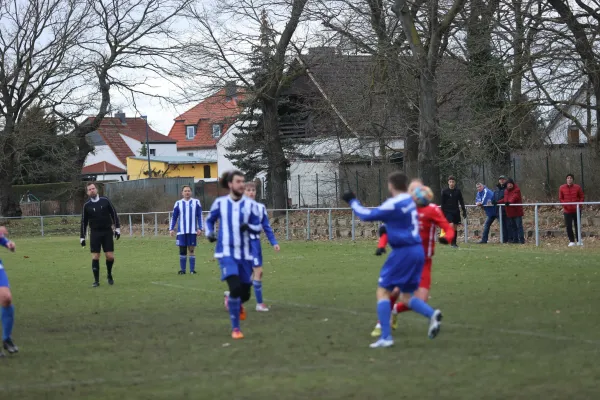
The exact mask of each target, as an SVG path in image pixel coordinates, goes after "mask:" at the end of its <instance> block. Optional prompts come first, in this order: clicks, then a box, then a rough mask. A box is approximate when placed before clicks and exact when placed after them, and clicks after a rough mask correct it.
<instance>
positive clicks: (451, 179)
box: [448, 175, 456, 182]
mask: <svg viewBox="0 0 600 400" xmlns="http://www.w3.org/2000/svg"><path fill="white" fill-rule="evenodd" d="M448 180H449V181H454V182H456V178H455V177H454V175H450V176H449V177H448Z"/></svg>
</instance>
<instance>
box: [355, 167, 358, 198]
mask: <svg viewBox="0 0 600 400" xmlns="http://www.w3.org/2000/svg"><path fill="white" fill-rule="evenodd" d="M354 172H356V174H355V176H356V195H357V196H358V195H359V194H358V170H356V171H354Z"/></svg>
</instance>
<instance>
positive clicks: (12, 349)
mask: <svg viewBox="0 0 600 400" xmlns="http://www.w3.org/2000/svg"><path fill="white" fill-rule="evenodd" d="M2 347H3V348H4V350H6V351H8V353H9V354H13V353H18V352H19V348H18V347H17V346H15V344H14V343H13V341H12V339H10V338H8V339H6V340H4V341H3V342H2Z"/></svg>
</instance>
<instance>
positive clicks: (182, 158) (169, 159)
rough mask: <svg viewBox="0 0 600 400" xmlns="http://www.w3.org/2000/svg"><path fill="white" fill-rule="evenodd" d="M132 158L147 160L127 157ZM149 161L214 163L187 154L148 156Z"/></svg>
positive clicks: (139, 158)
mask: <svg viewBox="0 0 600 400" xmlns="http://www.w3.org/2000/svg"><path fill="white" fill-rule="evenodd" d="M128 158H133V159H134V160H147V159H148V157H142V156H138V157H128ZM150 161H157V162H164V163H167V164H213V163H216V162H217V160H215V159H205V158H197V157H189V156H150Z"/></svg>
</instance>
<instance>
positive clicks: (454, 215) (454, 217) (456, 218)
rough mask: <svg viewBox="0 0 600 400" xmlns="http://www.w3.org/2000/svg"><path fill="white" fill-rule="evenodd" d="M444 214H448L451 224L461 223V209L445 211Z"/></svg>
mask: <svg viewBox="0 0 600 400" xmlns="http://www.w3.org/2000/svg"><path fill="white" fill-rule="evenodd" d="M444 215H445V216H446V220H447V221H448V222H450V223H451V224H455V225H460V222H461V220H460V212H459V211H456V212H454V211H444Z"/></svg>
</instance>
